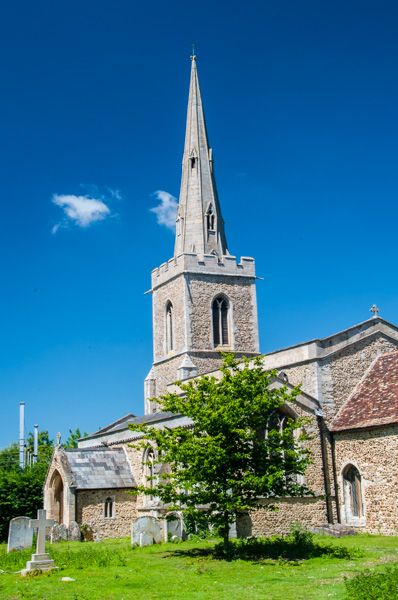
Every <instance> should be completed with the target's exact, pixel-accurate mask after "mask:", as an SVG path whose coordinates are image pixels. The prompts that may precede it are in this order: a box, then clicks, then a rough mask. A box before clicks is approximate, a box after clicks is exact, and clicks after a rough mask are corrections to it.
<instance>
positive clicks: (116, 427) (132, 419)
mask: <svg viewBox="0 0 398 600" xmlns="http://www.w3.org/2000/svg"><path fill="white" fill-rule="evenodd" d="M176 416H178V415H174V414H173V413H171V412H156V413H151V414H149V415H143V416H141V417H136V416H135V415H133V414H130V415H127V416H126V417H123V418H122V419H118V420H117V421H114V422H113V423H111V424H110V425H108V426H107V427H104V428H102V429H99V430H98V431H94V433H90V435H87V436H86V437H84V438H81V440H79V441H84V440H89V439H91V438H97V437H102V436H103V435H104V434H111V433H115V432H117V431H123V430H128V429H129V425H130V424H131V423H136V424H137V425H141V424H144V423H155V422H157V421H164V420H167V419H170V418H174V417H176Z"/></svg>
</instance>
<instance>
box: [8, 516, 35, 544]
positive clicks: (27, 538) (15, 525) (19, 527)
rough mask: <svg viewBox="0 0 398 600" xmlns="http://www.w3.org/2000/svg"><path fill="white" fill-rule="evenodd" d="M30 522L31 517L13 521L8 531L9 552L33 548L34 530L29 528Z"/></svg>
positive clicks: (18, 518)
mask: <svg viewBox="0 0 398 600" xmlns="http://www.w3.org/2000/svg"><path fill="white" fill-rule="evenodd" d="M29 521H30V519H29V517H15V518H14V519H11V521H10V525H9V529H8V544H7V552H11V551H12V550H24V549H25V548H31V547H32V542H33V529H32V528H31V527H29Z"/></svg>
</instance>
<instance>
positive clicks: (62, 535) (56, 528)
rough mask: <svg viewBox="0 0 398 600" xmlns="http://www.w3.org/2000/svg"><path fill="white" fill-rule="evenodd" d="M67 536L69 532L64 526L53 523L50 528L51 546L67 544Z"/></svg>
mask: <svg viewBox="0 0 398 600" xmlns="http://www.w3.org/2000/svg"><path fill="white" fill-rule="evenodd" d="M68 534H69V532H68V528H67V527H66V525H63V524H62V523H55V525H53V526H52V527H51V534H50V540H51V543H52V544H53V543H54V542H67V541H68V539H69V535H68Z"/></svg>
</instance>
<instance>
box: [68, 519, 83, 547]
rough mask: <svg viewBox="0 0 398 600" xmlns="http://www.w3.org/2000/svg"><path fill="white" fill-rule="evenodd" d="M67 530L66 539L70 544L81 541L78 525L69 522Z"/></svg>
mask: <svg viewBox="0 0 398 600" xmlns="http://www.w3.org/2000/svg"><path fill="white" fill-rule="evenodd" d="M68 529H69V531H68V534H69V535H68V539H69V540H70V541H71V542H80V540H81V539H82V535H81V532H80V525H79V524H78V523H76V521H71V523H70V525H69V528H68Z"/></svg>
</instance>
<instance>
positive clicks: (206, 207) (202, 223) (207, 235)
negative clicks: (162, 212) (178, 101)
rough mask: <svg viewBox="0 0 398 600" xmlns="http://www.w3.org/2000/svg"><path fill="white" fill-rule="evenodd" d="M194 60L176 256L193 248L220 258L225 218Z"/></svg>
mask: <svg viewBox="0 0 398 600" xmlns="http://www.w3.org/2000/svg"><path fill="white" fill-rule="evenodd" d="M191 60H192V65H191V82H190V86H189V99H188V111H187V127H186V133H185V147H184V156H183V159H182V177H181V190H180V200H179V206H178V211H177V222H176V242H175V249H174V256H178V255H180V254H183V253H186V252H194V253H196V254H199V255H201V254H217V255H218V256H219V257H220V258H221V257H222V256H224V255H226V254H228V250H227V242H226V239H225V233H224V221H223V218H222V215H221V210H220V205H219V201H218V196H217V189H216V183H215V179H214V173H213V159H212V150H211V148H209V142H208V139H207V131H206V122H205V117H204V113H203V106H202V98H201V95H200V88H199V80H198V71H197V67H196V56H195V55H193V56H191Z"/></svg>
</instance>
